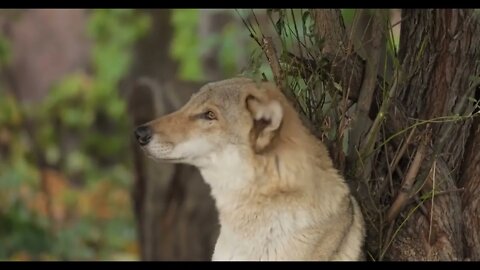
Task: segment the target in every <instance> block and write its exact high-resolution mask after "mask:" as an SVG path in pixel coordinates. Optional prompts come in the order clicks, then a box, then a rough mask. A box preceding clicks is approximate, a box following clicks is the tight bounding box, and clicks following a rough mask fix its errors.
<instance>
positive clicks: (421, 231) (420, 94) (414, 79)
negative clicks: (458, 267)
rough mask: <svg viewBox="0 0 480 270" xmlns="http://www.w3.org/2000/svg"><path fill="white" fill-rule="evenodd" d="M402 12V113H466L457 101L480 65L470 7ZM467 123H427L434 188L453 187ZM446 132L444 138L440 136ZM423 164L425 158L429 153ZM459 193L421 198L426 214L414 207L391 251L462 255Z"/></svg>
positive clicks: (407, 255)
mask: <svg viewBox="0 0 480 270" xmlns="http://www.w3.org/2000/svg"><path fill="white" fill-rule="evenodd" d="M403 12H404V13H403V18H404V22H403V24H402V30H401V44H400V61H401V64H402V68H403V71H404V75H405V77H404V78H405V82H404V84H403V87H401V88H400V89H399V91H398V92H397V94H398V95H397V102H398V103H400V104H402V107H403V108H405V112H404V113H405V115H407V116H408V117H411V118H420V119H432V118H435V117H440V116H447V115H454V114H455V113H459V114H461V115H465V114H468V113H469V112H471V111H472V106H471V105H468V104H462V103H466V102H465V99H463V97H465V96H469V97H471V96H472V94H473V91H472V83H473V81H472V76H478V74H479V67H480V64H479V62H478V59H479V57H480V50H479V46H480V38H479V34H480V27H479V24H478V23H479V22H478V21H477V20H476V18H475V17H473V16H472V15H473V11H468V10H422V11H417V10H404V11H403ZM410 124H413V122H411V121H410ZM404 128H405V127H404ZM470 128H471V120H466V121H462V122H459V123H455V124H454V123H442V124H437V125H433V126H432V129H433V134H436V136H434V137H433V139H432V142H431V143H432V148H433V149H435V150H436V151H437V153H438V155H434V156H430V158H435V161H434V162H435V167H434V168H436V172H435V174H436V179H435V182H436V183H435V186H433V182H432V179H431V178H432V177H433V176H432V174H433V173H434V172H433V169H431V167H430V166H425V168H424V170H430V171H431V172H430V174H429V179H428V180H427V181H428V182H430V183H431V185H432V187H434V189H435V190H436V191H437V192H438V191H442V190H443V191H452V190H455V189H456V188H457V186H458V183H459V169H460V165H461V163H462V160H464V158H463V157H464V154H465V146H466V145H465V142H466V141H467V138H468V136H469V134H470V132H469V130H470ZM445 136H448V138H447V139H445V140H442V139H443V138H445ZM423 164H424V165H427V164H429V162H428V159H427V160H425V161H424V162H423ZM419 175H422V173H419ZM429 191H430V190H428V189H427V190H426V192H429ZM462 195H463V194H462V193H460V192H449V193H446V194H444V195H441V196H438V197H436V198H433V199H429V200H428V201H427V202H426V204H425V208H426V209H428V211H427V215H425V213H422V212H421V211H417V212H415V214H413V215H412V216H411V217H410V218H409V221H408V222H407V224H406V227H405V228H404V229H402V232H403V233H401V234H400V235H399V236H398V238H397V240H396V241H397V242H396V243H397V244H396V245H394V246H393V248H392V250H391V254H390V256H391V257H392V258H395V259H401V260H462V259H463V258H464V251H463V241H462V240H463V231H462V230H463V227H462V226H463V225H462V224H463V223H464V222H463V219H462V215H461V209H462V205H461V202H462V200H461V196H462ZM432 204H433V206H432ZM477 230H478V229H477ZM413 235H415V236H416V237H412V236H413ZM418 237H420V238H421V239H423V240H424V241H420V243H421V244H422V245H423V246H420V247H419V244H420V243H419V241H418ZM477 248H478V247H477Z"/></svg>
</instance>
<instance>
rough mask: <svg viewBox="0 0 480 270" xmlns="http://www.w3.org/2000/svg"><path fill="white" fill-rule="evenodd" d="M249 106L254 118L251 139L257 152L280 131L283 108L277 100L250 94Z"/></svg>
mask: <svg viewBox="0 0 480 270" xmlns="http://www.w3.org/2000/svg"><path fill="white" fill-rule="evenodd" d="M246 103H247V108H248V110H249V111H250V113H251V115H252V118H253V129H252V132H251V139H252V143H253V146H254V149H255V151H256V152H261V151H262V150H264V149H265V148H266V147H267V146H268V145H269V144H270V143H271V142H272V140H273V139H274V137H275V135H276V134H277V133H278V130H279V129H280V126H281V124H282V120H283V108H282V106H281V105H280V102H278V101H277V100H270V101H267V102H264V101H261V100H260V99H258V98H256V97H254V96H252V95H250V96H248V97H247V100H246Z"/></svg>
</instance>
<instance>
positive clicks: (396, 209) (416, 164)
mask: <svg viewBox="0 0 480 270" xmlns="http://www.w3.org/2000/svg"><path fill="white" fill-rule="evenodd" d="M429 140H430V136H428V135H427V136H425V137H424V140H422V142H421V143H420V145H419V147H418V149H417V152H416V154H415V157H414V158H413V162H412V164H411V165H410V168H409V169H408V171H407V174H406V175H405V178H404V180H403V181H402V187H401V188H400V190H399V192H398V194H397V197H396V198H395V200H394V202H393V203H392V205H391V207H390V209H389V210H388V212H387V216H386V221H387V222H392V221H393V220H394V219H395V218H396V217H397V215H398V214H399V213H400V211H401V210H402V209H403V207H404V206H405V205H406V204H407V202H408V199H409V198H410V191H411V188H412V186H413V183H414V182H415V179H416V177H417V175H418V172H419V170H420V166H421V165H422V162H423V160H424V158H425V154H426V151H427V142H428V141H429Z"/></svg>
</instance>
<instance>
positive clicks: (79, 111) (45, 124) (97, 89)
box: [0, 9, 150, 260]
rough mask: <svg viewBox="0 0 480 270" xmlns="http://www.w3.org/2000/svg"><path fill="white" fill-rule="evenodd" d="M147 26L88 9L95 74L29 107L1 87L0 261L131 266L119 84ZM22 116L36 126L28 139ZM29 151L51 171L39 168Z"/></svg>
mask: <svg viewBox="0 0 480 270" xmlns="http://www.w3.org/2000/svg"><path fill="white" fill-rule="evenodd" d="M149 25H150V21H149V17H147V16H144V15H142V14H141V13H139V12H135V11H133V10H127V9H119V10H93V11H91V13H90V18H89V21H88V25H87V29H88V31H87V32H88V35H89V36H90V38H91V40H92V48H91V49H92V51H91V52H92V53H91V68H92V72H91V73H88V74H87V73H83V72H75V73H72V74H69V75H67V76H65V77H64V78H63V79H62V80H61V81H59V82H58V83H57V84H56V85H55V86H54V87H53V89H52V90H51V92H50V94H49V95H48V96H47V97H46V98H45V99H44V100H43V101H42V102H41V103H40V104H38V105H35V106H31V105H27V104H18V103H16V101H15V99H14V98H13V97H12V96H11V95H9V94H8V93H7V92H5V91H4V89H0V239H2V241H1V242H2V244H1V245H0V259H4V258H10V259H46V260H49V259H66V260H72V259H81V260H83V259H107V258H113V257H116V258H126V256H128V258H135V253H136V250H135V244H134V243H135V240H136V239H135V226H134V224H133V217H132V215H131V214H132V213H131V211H129V209H130V208H131V207H130V200H129V185H128V183H129V181H130V179H132V177H133V176H132V175H131V161H130V159H129V157H130V154H129V153H130V152H129V147H130V140H129V137H128V136H127V135H126V134H130V130H129V129H130V127H129V125H128V118H127V113H126V104H125V101H124V100H123V99H122V98H121V97H120V95H119V92H118V83H119V81H120V79H121V78H122V77H123V76H124V75H125V74H126V72H127V71H128V69H129V66H130V62H131V52H132V48H133V45H134V42H136V41H137V40H138V39H139V38H141V37H142V36H143V35H144V34H146V33H147V32H148V31H149ZM5 44H8V41H4V40H3V39H0V61H2V63H4V60H8V57H6V56H5V55H6V54H5V52H8V50H7V49H5V48H8V46H6V45H5ZM2 90H3V91H2ZM22 116H25V117H27V118H29V119H30V120H31V122H32V123H35V126H34V127H35V134H33V138H32V137H30V136H29V134H27V133H26V132H25V128H24V124H25V119H23V117H22ZM33 144H35V145H36V146H37V147H38V148H39V150H40V151H41V152H42V153H44V155H45V159H46V162H47V165H48V167H49V168H50V169H47V168H39V167H38V163H37V161H38V160H37V157H36V156H35V155H34V153H33V152H32V145H33ZM42 176H43V177H42ZM45 188H46V189H48V190H51V191H50V194H47V193H46V192H45ZM51 192H53V193H51ZM49 201H50V204H51V206H50V208H51V209H49V207H48V205H49ZM52 228H55V229H52ZM132 254H133V255H132Z"/></svg>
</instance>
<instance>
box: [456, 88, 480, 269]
mask: <svg viewBox="0 0 480 270" xmlns="http://www.w3.org/2000/svg"><path fill="white" fill-rule="evenodd" d="M477 92H478V93H479V94H480V90H478V89H477ZM477 96H478V95H477ZM461 173H462V178H461V184H460V186H461V187H464V188H465V192H464V193H463V196H462V202H463V213H462V218H463V222H464V232H463V233H464V239H465V256H466V258H468V259H470V260H475V261H478V260H480V248H479V247H480V196H479V194H480V119H479V118H477V119H475V121H474V122H473V125H472V128H471V130H470V137H469V138H468V141H467V145H466V153H465V158H464V162H463V166H462V169H461Z"/></svg>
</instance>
